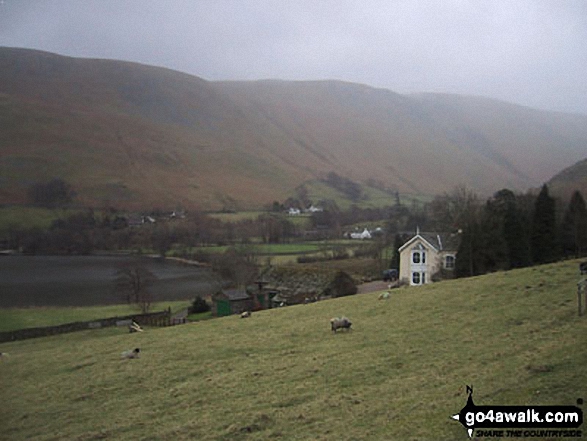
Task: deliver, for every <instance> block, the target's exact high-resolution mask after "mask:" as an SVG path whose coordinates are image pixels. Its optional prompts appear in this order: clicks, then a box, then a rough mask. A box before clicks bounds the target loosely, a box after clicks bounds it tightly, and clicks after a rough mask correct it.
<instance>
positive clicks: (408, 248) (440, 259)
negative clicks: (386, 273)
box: [399, 230, 459, 285]
mask: <svg viewBox="0 0 587 441" xmlns="http://www.w3.org/2000/svg"><path fill="white" fill-rule="evenodd" d="M458 245H459V235H458V234H448V233H420V231H419V230H418V231H417V232H416V235H415V236H413V237H412V238H411V239H409V240H408V241H407V242H406V243H404V244H403V245H402V246H401V247H400V248H399V253H400V270H399V278H400V282H402V283H409V284H410V285H424V284H426V283H430V282H433V281H435V280H437V279H441V278H443V277H452V274H453V273H454V267H455V259H456V254H457V249H458Z"/></svg>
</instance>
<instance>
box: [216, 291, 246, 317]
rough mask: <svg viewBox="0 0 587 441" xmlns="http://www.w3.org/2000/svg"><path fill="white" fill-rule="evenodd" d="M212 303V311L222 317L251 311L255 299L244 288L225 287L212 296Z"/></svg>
mask: <svg viewBox="0 0 587 441" xmlns="http://www.w3.org/2000/svg"><path fill="white" fill-rule="evenodd" d="M212 304H213V306H212V313H213V314H214V315H215V316H218V317H222V316H225V315H231V314H240V313H241V312H244V311H250V310H251V309H252V306H253V299H252V297H251V296H250V295H249V294H248V293H247V292H246V291H245V290H244V289H223V290H222V291H219V292H217V293H216V294H214V295H213V296H212Z"/></svg>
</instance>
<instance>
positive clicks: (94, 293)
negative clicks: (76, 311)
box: [0, 255, 221, 308]
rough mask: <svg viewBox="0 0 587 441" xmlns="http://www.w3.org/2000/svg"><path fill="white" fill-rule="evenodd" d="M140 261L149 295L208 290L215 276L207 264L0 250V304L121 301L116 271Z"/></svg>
mask: <svg viewBox="0 0 587 441" xmlns="http://www.w3.org/2000/svg"><path fill="white" fill-rule="evenodd" d="M126 264H133V265H135V264H136V265H140V266H143V267H144V268H146V269H148V270H149V271H151V272H152V273H153V274H155V276H157V279H158V280H157V281H156V282H155V283H154V284H153V285H152V286H151V288H150V292H151V293H152V294H153V297H154V301H162V300H191V299H193V298H194V297H196V296H197V295H200V296H206V295H209V294H213V293H214V292H215V291H217V290H218V289H219V288H220V286H221V280H220V279H219V278H218V276H216V275H215V274H214V273H213V272H212V270H210V269H209V268H200V267H196V266H189V265H181V264H178V263H175V262H171V261H164V260H160V259H152V258H148V257H136V256H19V255H16V256H14V255H13V256H0V307H2V308H6V307H23V306H88V305H106V304H116V303H123V302H124V299H123V298H122V297H121V295H120V294H119V293H116V291H115V289H114V286H115V279H116V271H117V270H118V269H119V268H120V267H121V266H122V265H126Z"/></svg>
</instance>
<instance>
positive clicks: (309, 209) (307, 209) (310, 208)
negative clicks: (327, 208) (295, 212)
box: [305, 205, 324, 213]
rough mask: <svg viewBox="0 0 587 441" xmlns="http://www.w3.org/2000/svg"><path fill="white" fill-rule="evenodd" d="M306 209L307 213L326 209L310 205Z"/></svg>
mask: <svg viewBox="0 0 587 441" xmlns="http://www.w3.org/2000/svg"><path fill="white" fill-rule="evenodd" d="M305 211H306V213H320V212H322V211H324V209H322V208H320V207H314V206H313V205H310V207H308V208H306V210H305Z"/></svg>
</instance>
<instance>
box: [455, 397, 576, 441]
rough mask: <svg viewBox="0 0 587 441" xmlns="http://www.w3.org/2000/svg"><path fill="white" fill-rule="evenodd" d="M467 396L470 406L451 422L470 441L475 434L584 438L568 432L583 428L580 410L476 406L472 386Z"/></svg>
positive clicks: (555, 407) (561, 407) (560, 407)
mask: <svg viewBox="0 0 587 441" xmlns="http://www.w3.org/2000/svg"><path fill="white" fill-rule="evenodd" d="M467 395H468V398H467V404H466V405H465V407H463V408H462V409H461V411H460V412H459V413H457V414H455V415H452V419H454V420H456V421H459V422H460V423H461V424H462V425H463V426H464V427H465V429H467V433H468V434H469V438H471V437H472V436H473V433H475V436H478V437H483V436H491V437H541V438H546V437H581V436H582V433H581V431H580V430H568V429H576V428H578V427H580V426H581V424H583V411H582V410H581V409H580V408H579V407H577V406H477V405H476V404H475V403H474V402H473V387H472V386H467ZM577 404H578V405H581V404H583V400H582V399H579V400H577ZM496 429H501V430H496ZM503 429H506V430H503ZM523 429H526V430H523ZM528 429H551V430H528ZM560 429H567V430H560Z"/></svg>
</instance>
